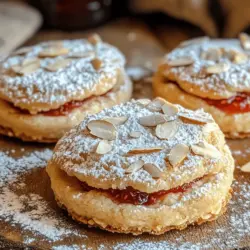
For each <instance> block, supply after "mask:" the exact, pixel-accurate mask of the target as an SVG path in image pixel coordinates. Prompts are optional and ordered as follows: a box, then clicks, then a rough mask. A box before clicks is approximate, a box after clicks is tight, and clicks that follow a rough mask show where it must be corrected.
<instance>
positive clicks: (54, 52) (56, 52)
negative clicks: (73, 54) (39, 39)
mask: <svg viewBox="0 0 250 250" xmlns="http://www.w3.org/2000/svg"><path fill="white" fill-rule="evenodd" d="M68 53H69V50H68V49H67V48H64V47H51V48H47V49H44V50H43V51H41V52H40V53H39V55H38V56H39V57H57V56H62V55H66V54H68Z"/></svg>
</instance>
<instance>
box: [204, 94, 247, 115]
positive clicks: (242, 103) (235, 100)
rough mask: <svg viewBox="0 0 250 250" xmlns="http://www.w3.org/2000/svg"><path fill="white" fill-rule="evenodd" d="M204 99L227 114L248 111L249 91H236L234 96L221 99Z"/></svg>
mask: <svg viewBox="0 0 250 250" xmlns="http://www.w3.org/2000/svg"><path fill="white" fill-rule="evenodd" d="M204 100H205V101H206V102H207V103H208V104H209V105H212V106H215V107H216V108H218V109H220V110H222V111H224V112H225V113H228V114H238V113H247V112H250V93H238V94H237V95H236V96H233V97H231V98H229V99H223V100H211V99H204Z"/></svg>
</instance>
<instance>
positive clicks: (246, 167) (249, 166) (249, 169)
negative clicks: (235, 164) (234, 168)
mask: <svg viewBox="0 0 250 250" xmlns="http://www.w3.org/2000/svg"><path fill="white" fill-rule="evenodd" d="M240 169H241V171H243V172H247V173H250V162H248V163H246V164H244V165H243V166H242V167H241V168H240Z"/></svg>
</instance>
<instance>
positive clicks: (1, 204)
mask: <svg viewBox="0 0 250 250" xmlns="http://www.w3.org/2000/svg"><path fill="white" fill-rule="evenodd" d="M51 154H52V151H51V150H49V149H46V150H44V151H41V152H38V151H37V152H33V153H31V154H30V155H28V156H23V157H21V158H19V159H14V158H12V157H10V156H8V155H6V154H5V153H3V152H0V189H1V192H0V218H1V220H4V221H5V222H8V223H9V224H10V225H13V226H15V225H18V226H20V227H21V228H22V230H24V229H26V230H29V231H32V232H36V233H37V234H38V235H42V236H44V237H46V238H47V239H48V240H52V241H55V240H58V239H61V237H65V236H67V235H72V234H74V230H73V229H72V228H70V227H69V226H66V224H65V223H64V222H63V220H62V219H61V218H59V217H58V216H57V215H56V214H55V212H54V211H53V210H51V209H50V207H49V206H48V203H47V201H45V200H44V199H43V197H41V196H40V195H38V194H35V193H25V192H22V189H23V188H25V186H26V184H25V183H23V182H22V181H23V180H22V175H23V174H25V173H27V172H28V171H32V170H34V169H37V168H44V167H45V166H46V163H47V160H49V159H50V157H51ZM33 240H34V239H33ZM25 242H26V243H30V242H32V240H30V239H29V238H28V239H26V240H25Z"/></svg>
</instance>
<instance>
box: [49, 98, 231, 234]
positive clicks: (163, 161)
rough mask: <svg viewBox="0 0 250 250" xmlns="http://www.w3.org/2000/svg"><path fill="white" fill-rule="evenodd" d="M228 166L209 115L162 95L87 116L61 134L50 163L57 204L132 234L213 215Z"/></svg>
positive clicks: (222, 202)
mask: <svg viewBox="0 0 250 250" xmlns="http://www.w3.org/2000/svg"><path fill="white" fill-rule="evenodd" d="M233 170H234V161H233V158H232V156H231V153H230V150H229V148H228V146H227V145H226V144H225V139H224V135H223V133H222V132H221V130H220V129H219V127H218V125H217V124H216V123H215V122H214V120H213V119H212V117H211V116H210V115H208V114H207V113H205V112H203V111H202V110H198V111H191V110H187V109H185V108H183V107H181V106H179V105H173V104H171V103H168V102H166V101H165V100H163V99H161V98H157V99H155V100H153V101H150V100H148V99H140V100H133V101H131V102H128V103H125V104H121V105H118V106H114V107H112V108H110V109H105V110H103V111H101V112H100V113H98V114H96V115H90V116H88V117H86V119H85V120H84V121H83V122H82V123H81V124H80V125H78V126H77V127H75V128H74V129H72V130H71V131H69V132H68V133H66V135H65V136H64V137H63V138H61V139H60V140H59V142H58V143H57V145H56V147H55V150H54V153H53V156H52V158H51V160H50V161H49V163H48V166H47V172H48V174H49V176H50V179H51V186H52V189H53V191H54V194H55V197H56V200H57V202H58V204H59V205H60V206H61V207H63V208H65V209H66V210H67V211H68V213H69V214H70V215H71V216H72V217H73V218H74V219H75V220H77V221H79V222H82V223H85V224H88V225H89V226H97V227H100V228H102V229H105V230H108V231H111V232H120V233H132V234H141V233H144V232H145V233H151V234H162V233H164V232H166V231H168V230H171V229H183V228H185V227H186V226H188V225H190V224H194V223H197V224H200V223H202V222H205V221H209V220H214V219H216V218H217V217H218V216H219V215H220V214H221V213H222V212H223V211H225V207H226V204H227V202H228V200H229V199H230V190H231V188H230V186H231V183H232V180H233Z"/></svg>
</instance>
